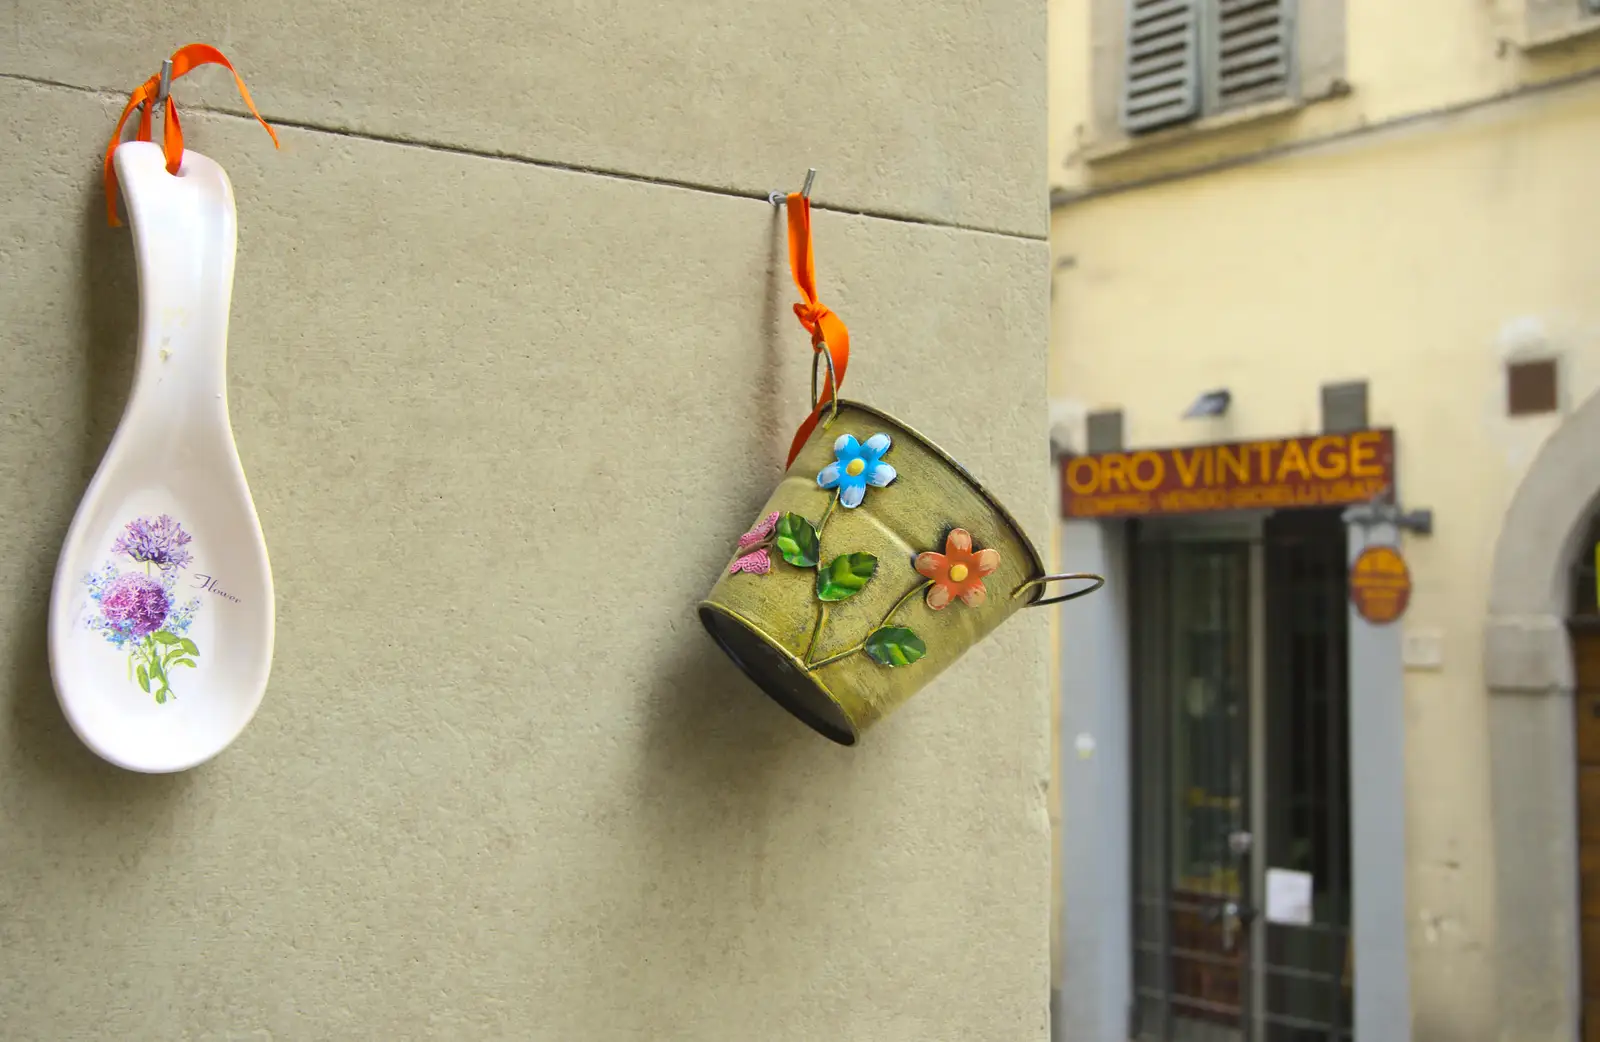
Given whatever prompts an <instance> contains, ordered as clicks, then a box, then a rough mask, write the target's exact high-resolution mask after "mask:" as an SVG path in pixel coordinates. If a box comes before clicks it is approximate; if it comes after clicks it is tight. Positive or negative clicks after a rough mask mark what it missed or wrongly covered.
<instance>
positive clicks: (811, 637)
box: [699, 401, 1104, 745]
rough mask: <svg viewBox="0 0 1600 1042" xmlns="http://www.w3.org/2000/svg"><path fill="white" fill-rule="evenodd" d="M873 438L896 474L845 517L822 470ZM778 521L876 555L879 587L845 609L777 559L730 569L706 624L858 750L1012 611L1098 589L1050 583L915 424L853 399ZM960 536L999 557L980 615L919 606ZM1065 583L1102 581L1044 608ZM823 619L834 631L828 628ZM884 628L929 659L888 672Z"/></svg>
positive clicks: (707, 607)
mask: <svg viewBox="0 0 1600 1042" xmlns="http://www.w3.org/2000/svg"><path fill="white" fill-rule="evenodd" d="M878 433H884V434H887V435H889V437H890V438H891V439H892V440H893V444H892V446H891V448H890V449H889V451H888V453H887V454H886V455H885V456H884V461H885V462H886V463H889V464H891V465H892V466H893V467H894V468H895V470H896V471H897V473H898V475H899V476H898V478H897V479H896V480H895V481H894V482H893V483H892V484H890V485H889V486H887V487H885V488H869V489H868V490H867V494H866V499H865V501H864V502H863V503H862V504H861V506H859V507H857V508H855V509H848V510H847V509H843V508H841V507H838V506H837V505H835V504H833V498H834V492H832V491H829V490H826V489H822V488H819V487H818V485H817V473H818V472H819V471H820V470H822V468H823V467H825V466H827V465H828V464H829V463H832V462H833V461H834V454H833V443H834V441H835V439H837V438H838V437H839V436H840V435H842V434H853V435H855V437H856V438H857V440H858V441H861V442H863V443H865V442H866V441H867V439H868V438H870V437H871V436H872V435H874V434H878ZM773 511H778V512H784V513H788V512H792V513H795V514H799V515H801V516H802V517H805V518H807V519H809V520H810V521H811V522H812V523H813V524H820V525H821V529H822V531H821V554H820V556H821V558H822V560H823V562H827V561H830V560H832V559H833V558H835V557H837V556H838V555H841V554H850V553H867V554H871V555H873V556H874V557H876V558H877V562H878V563H877V570H876V572H875V573H874V574H873V576H872V579H871V581H870V582H868V583H867V585H866V586H865V587H864V588H863V589H861V591H860V592H859V593H857V594H855V595H854V596H851V597H850V598H849V599H848V600H843V601H839V602H837V603H823V602H819V601H818V599H817V596H816V585H817V571H816V570H815V569H811V568H796V567H793V566H791V565H789V564H787V563H785V562H782V561H775V562H774V565H773V568H772V571H771V573H770V574H767V575H749V574H743V573H741V574H736V575H730V574H728V570H727V567H726V566H724V568H723V569H722V574H721V576H720V577H719V578H718V580H717V583H716V585H715V586H713V587H712V589H711V592H710V593H709V594H707V595H706V599H705V600H704V601H702V602H701V603H700V608H699V613H700V620H701V622H702V623H703V624H704V625H705V627H706V629H707V631H708V632H709V633H710V634H711V635H712V637H713V638H714V639H715V640H716V641H717V643H718V644H719V645H720V646H721V647H722V649H723V650H724V651H726V652H727V653H728V655H729V657H731V658H732V659H733V660H734V662H735V663H737V664H738V665H739V667H740V668H741V669H742V670H744V672H745V674H746V675H748V676H749V677H750V678H751V680H753V681H754V682H755V683H756V684H757V686H759V687H760V688H761V689H762V690H763V691H764V692H766V693H767V694H768V695H769V696H770V697H772V698H773V699H774V700H776V701H777V702H778V703H779V704H780V705H782V706H783V707H784V708H786V709H788V710H789V711H790V712H791V713H793V714H794V715H795V716H796V717H798V718H800V719H801V720H802V721H804V722H805V723H806V724H807V725H809V726H810V727H811V728H812V729H814V730H816V731H817V732H819V733H820V734H822V735H824V736H826V737H827V738H830V739H832V740H833V741H835V742H838V743H840V744H842V745H854V744H855V743H856V741H857V740H858V739H859V738H860V736H861V734H862V733H863V732H864V731H866V729H867V728H869V727H871V726H872V725H873V724H874V723H876V722H877V721H878V720H881V719H882V718H883V717H885V716H887V715H888V714H889V713H890V712H892V711H893V710H894V709H896V708H898V707H899V706H900V705H902V704H904V703H905V702H906V701H907V700H908V699H909V698H910V697H911V696H912V695H914V694H916V693H917V692H918V691H919V690H921V689H922V688H923V687H925V686H926V685H927V684H928V683H929V682H930V681H932V680H933V678H934V677H936V676H938V675H939V674H940V673H941V672H943V671H944V670H945V669H946V668H947V667H949V666H950V664H951V663H953V662H955V661H956V660H957V659H958V658H960V657H961V656H962V655H963V654H965V653H966V651H967V650H968V649H969V648H971V647H973V646H974V645H976V644H977V643H978V642H979V641H981V640H982V639H983V638H984V637H986V636H988V635H989V634H990V633H992V632H993V631H994V630H995V629H996V628H997V627H998V626H999V625H1000V624H1001V623H1003V622H1005V621H1006V619H1008V618H1010V617H1011V616H1012V615H1013V614H1014V613H1015V612H1016V611H1017V610H1018V609H1020V608H1023V607H1027V606H1030V605H1034V604H1046V603H1059V602H1060V601H1061V600H1067V599H1071V598H1074V597H1079V596H1083V595H1084V594H1087V593H1091V592H1093V591H1094V590H1096V589H1098V588H1099V586H1100V585H1101V584H1103V583H1104V580H1103V579H1101V578H1100V577H1099V576H1096V575H1068V576H1047V575H1046V574H1045V569H1044V562H1043V560H1042V559H1041V557H1040V556H1039V552H1038V550H1037V549H1035V548H1034V546H1033V544H1032V542H1031V541H1029V539H1028V537H1027V535H1026V533H1024V532H1023V531H1022V528H1021V526H1020V525H1018V524H1017V522H1016V520H1015V519H1014V518H1013V517H1012V516H1011V515H1010V513H1009V512H1007V511H1006V509H1005V508H1004V507H1003V506H1001V505H1000V503H999V502H998V501H997V500H996V499H995V498H994V496H992V495H991V494H990V493H989V492H988V491H987V490H986V489H984V487H983V486H982V485H981V484H979V482H978V481H977V479H976V478H974V477H973V476H972V475H971V474H969V473H968V472H967V471H966V469H965V468H963V467H962V466H961V465H960V464H958V463H957V462H956V461H955V460H953V459H951V458H950V456H949V455H948V454H946V453H945V452H944V451H943V450H941V449H940V448H939V447H938V446H937V445H935V444H933V442H931V441H929V440H928V439H927V438H925V437H923V436H922V435H920V434H918V433H917V432H916V431H914V430H912V429H911V428H910V427H907V426H906V425H905V424H903V423H901V422H900V421H899V420H896V419H894V418H893V417H891V416H889V415H887V414H885V413H882V412H879V411H878V410H876V409H873V408H870V407H868V406H865V405H862V404H860V403H858V402H852V401H841V402H839V409H838V413H837V414H836V415H834V416H833V417H832V418H831V419H828V418H826V417H825V418H824V422H822V423H820V424H818V426H817V429H816V430H815V431H813V432H812V434H811V437H810V438H809V439H807V441H806V443H805V445H804V447H803V448H802V449H801V450H800V454H799V455H798V456H796V457H795V461H794V464H793V466H791V467H790V468H789V470H788V471H787V472H786V473H785V474H784V477H783V480H782V481H781V482H780V483H779V485H778V487H777V488H776V489H775V490H774V491H773V493H772V495H771V496H770V497H769V498H768V500H767V502H766V504H765V505H764V506H763V507H762V508H761V510H760V512H759V513H758V514H757V515H756V517H757V518H758V519H759V518H762V517H765V516H767V515H768V514H770V513H772V512H773ZM954 528H964V529H966V530H967V531H968V532H969V533H971V536H972V540H973V543H974V544H975V545H976V546H978V547H982V548H990V549H994V550H997V551H999V553H1000V564H999V567H998V568H997V569H996V570H995V571H994V572H993V573H992V574H990V575H989V576H987V578H986V580H985V587H986V590H987V593H988V597H987V599H986V601H985V603H984V604H982V605H981V606H980V607H977V608H972V607H969V606H968V605H966V604H963V603H952V604H950V605H948V606H947V607H945V608H943V609H942V610H938V611H935V610H933V609H931V608H929V607H928V605H927V603H926V600H925V591H926V589H927V587H928V585H929V583H928V581H927V580H926V579H924V577H923V576H921V575H919V574H918V573H917V572H916V570H915V569H914V568H913V566H912V562H913V560H914V559H915V557H916V555H917V554H919V553H922V552H924V551H928V550H934V551H938V550H942V549H943V548H944V546H945V537H946V536H947V535H948V534H949V532H950V531H951V530H952V529H954ZM1063 579H1086V580H1092V581H1094V584H1095V585H1093V586H1091V587H1089V588H1088V589H1084V590H1077V591H1073V592H1071V593H1068V594H1066V595H1064V596H1061V597H1054V598H1050V599H1048V600H1046V599H1044V598H1043V594H1044V591H1045V587H1046V584H1048V583H1050V582H1055V581H1058V580H1063ZM819 613H824V614H822V615H821V616H820V617H821V618H823V619H825V621H826V625H824V626H821V627H820V628H819V622H818V620H819ZM880 627H905V628H909V629H911V630H913V631H915V633H916V635H917V636H918V637H920V638H921V640H922V641H923V643H925V645H926V652H925V654H923V655H922V657H921V658H918V659H916V660H915V661H913V662H911V663H910V664H908V665H901V666H892V667H891V666H886V665H882V664H880V663H879V662H878V661H875V660H874V658H873V657H872V656H871V655H869V654H866V653H865V648H864V645H865V644H866V642H867V639H868V637H869V636H870V635H871V634H872V633H873V632H874V631H875V630H878V629H879V628H880ZM875 650H877V649H875ZM808 660H809V661H810V662H811V663H813V665H812V666H810V667H808V666H807V665H806V662H807V661H808Z"/></svg>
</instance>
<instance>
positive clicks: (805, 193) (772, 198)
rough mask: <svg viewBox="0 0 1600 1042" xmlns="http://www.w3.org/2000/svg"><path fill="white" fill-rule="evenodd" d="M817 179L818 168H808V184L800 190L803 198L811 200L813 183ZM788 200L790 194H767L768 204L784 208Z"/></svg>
mask: <svg viewBox="0 0 1600 1042" xmlns="http://www.w3.org/2000/svg"><path fill="white" fill-rule="evenodd" d="M816 179H817V170H816V167H809V168H807V170H806V183H805V185H804V186H802V187H801V189H800V195H801V196H802V197H803V198H805V199H808V200H809V199H810V198H811V183H812V182H813V181H815V180H816ZM788 198H789V196H788V194H787V193H784V192H768V193H767V202H769V203H771V204H772V205H773V206H782V205H783V204H784V202H785V201H787V200H788Z"/></svg>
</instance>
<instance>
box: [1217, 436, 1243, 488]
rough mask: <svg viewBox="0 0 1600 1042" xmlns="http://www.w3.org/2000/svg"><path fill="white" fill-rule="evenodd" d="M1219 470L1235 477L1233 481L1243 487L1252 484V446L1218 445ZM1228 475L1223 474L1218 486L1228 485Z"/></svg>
mask: <svg viewBox="0 0 1600 1042" xmlns="http://www.w3.org/2000/svg"><path fill="white" fill-rule="evenodd" d="M1216 452H1217V469H1218V470H1219V471H1226V472H1228V473H1231V474H1232V475H1233V480H1235V481H1237V482H1238V483H1239V484H1241V485H1248V484H1249V483H1250V455H1249V453H1250V446H1248V445H1218V446H1217V449H1216ZM1227 480H1228V478H1227V474H1222V475H1221V476H1220V477H1219V479H1218V482H1217V483H1218V484H1223V483H1226V482H1227Z"/></svg>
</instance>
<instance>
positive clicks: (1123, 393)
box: [1050, 0, 1600, 1042]
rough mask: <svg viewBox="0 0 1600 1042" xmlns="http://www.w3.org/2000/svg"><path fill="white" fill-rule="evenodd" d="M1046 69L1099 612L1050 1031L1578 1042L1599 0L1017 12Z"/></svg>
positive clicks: (1055, 381) (1067, 773) (1587, 827)
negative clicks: (1386, 612)
mask: <svg viewBox="0 0 1600 1042" xmlns="http://www.w3.org/2000/svg"><path fill="white" fill-rule="evenodd" d="M1050 61H1051V99H1050V100H1051V117H1050V132H1051V149H1050V163H1051V177H1050V180H1051V185H1052V226H1051V247H1052V264H1053V267H1052V309H1053V325H1052V345H1051V365H1052V369H1051V395H1052V408H1053V416H1052V421H1053V424H1054V429H1053V440H1054V442H1055V448H1056V451H1057V454H1058V458H1059V460H1060V468H1059V469H1060V476H1061V481H1062V486H1063V505H1062V510H1063V514H1064V515H1071V516H1064V519H1063V521H1062V523H1061V528H1060V542H1059V545H1058V547H1057V550H1058V553H1059V555H1060V558H1061V559H1060V563H1061V564H1062V565H1063V566H1065V567H1068V568H1082V569H1085V570H1091V571H1103V572H1105V573H1106V574H1107V575H1108V576H1109V577H1110V579H1111V580H1112V581H1111V583H1110V584H1108V587H1107V593H1106V594H1105V596H1103V597H1101V596H1097V597H1093V598H1086V599H1085V600H1083V601H1080V602H1075V603H1073V604H1071V605H1068V606H1066V607H1065V608H1064V609H1063V611H1062V615H1061V620H1060V621H1061V629H1060V632H1059V634H1058V636H1059V641H1058V643H1059V649H1060V667H1059V672H1058V681H1059V689H1060V704H1059V706H1058V713H1059V720H1058V725H1059V726H1058V731H1059V735H1060V738H1061V742H1060V747H1059V750H1058V752H1059V756H1058V761H1059V771H1058V775H1059V782H1060V784H1059V785H1058V787H1057V791H1058V794H1059V795H1058V806H1057V810H1058V836H1059V844H1058V850H1059V852H1060V853H1059V857H1058V878H1057V894H1058V900H1057V908H1058V919H1057V926H1058V930H1057V937H1056V940H1057V944H1056V959H1055V964H1056V965H1055V983H1056V993H1055V995H1054V997H1053V999H1054V1008H1055V1024H1056V1033H1057V1035H1056V1037H1057V1038H1058V1039H1071V1040H1073V1042H1102V1040H1118V1042H1121V1040H1124V1039H1128V1038H1138V1039H1147V1038H1148V1039H1175V1040H1181V1042H1186V1040H1191V1039H1193V1040H1205V1042H1209V1040H1212V1039H1228V1040H1239V1042H1256V1040H1264V1042H1278V1040H1299V1039H1302V1038H1304V1039H1309V1038H1317V1039H1324V1038H1355V1039H1358V1040H1360V1042H1401V1040H1404V1039H1430V1040H1431V1039H1441V1040H1442V1039H1449V1040H1479V1039H1483V1040H1518V1042H1520V1040H1530V1042H1531V1040H1540V1042H1543V1040H1552V1042H1555V1040H1560V1042H1570V1040H1573V1039H1578V1038H1584V1037H1589V1038H1600V1004H1590V1011H1591V1012H1590V1015H1589V1016H1588V1017H1587V1018H1586V1017H1585V1016H1584V1007H1585V1005H1586V1002H1585V994H1586V992H1587V993H1588V994H1590V995H1591V996H1593V995H1595V994H1596V993H1600V986H1597V985H1590V986H1588V987H1587V988H1586V987H1585V981H1586V980H1588V979H1593V980H1596V981H1597V982H1600V929H1596V928H1595V927H1594V926H1591V927H1590V928H1589V929H1588V930H1587V931H1586V930H1585V920H1584V916H1583V909H1584V908H1585V907H1595V908H1596V909H1600V880H1597V881H1595V882H1592V883H1589V884H1587V885H1586V883H1585V881H1584V879H1583V875H1584V873H1583V872H1582V871H1581V870H1580V866H1581V865H1583V864H1586V863H1592V868H1591V871H1593V872H1595V873H1596V874H1597V875H1600V846H1595V847H1594V848H1593V850H1594V851H1595V855H1594V856H1593V857H1590V856H1587V855H1589V850H1590V848H1588V847H1586V846H1585V843H1584V837H1585V835H1586V834H1588V833H1591V832H1592V833H1593V835H1594V836H1595V837H1596V838H1597V839H1600V820H1596V821H1594V822H1592V823H1591V822H1590V821H1589V819H1590V818H1591V816H1592V815H1590V814H1589V813H1588V812H1587V805H1586V802H1585V801H1584V799H1583V798H1582V793H1583V791H1584V789H1585V783H1586V780H1587V779H1588V778H1589V776H1590V773H1591V772H1590V771H1587V770H1586V765H1587V764H1589V763H1591V762H1592V763H1594V764H1597V765H1600V731H1597V732H1596V733H1593V734H1591V733H1590V730H1589V727H1590V726H1595V727H1600V723H1597V724H1594V725H1590V724H1588V723H1587V721H1589V720H1591V719H1596V718H1600V702H1597V701H1595V700H1593V699H1591V697H1590V695H1589V692H1588V687H1589V683H1590V681H1588V680H1587V679H1586V678H1587V677H1588V676H1589V675H1590V673H1591V672H1592V670H1590V669H1587V668H1586V665H1585V663H1586V661H1587V660H1588V658H1591V657H1592V658H1593V659H1595V661H1597V662H1600V653H1596V654H1591V652H1590V651H1589V649H1591V648H1592V647H1593V646H1594V645H1593V643H1592V641H1591V632H1592V631H1591V630H1590V628H1589V625H1588V624H1589V622H1590V621H1591V619H1590V616H1593V615H1594V614H1596V611H1597V609H1596V606H1595V597H1594V579H1593V565H1594V547H1595V540H1594V536H1593V526H1594V521H1595V516H1596V509H1597V508H1596V503H1597V502H1600V397H1597V394H1600V203H1596V202H1595V201H1593V200H1592V198H1591V196H1592V195H1593V185H1594V183H1595V177H1596V174H1597V172H1600V5H1590V4H1589V3H1587V0H1564V2H1561V3H1554V2H1547V0H1493V2H1482V3H1476V4H1461V3H1455V2H1450V0H1408V2H1406V3H1404V4H1401V3H1395V2H1393V0H1279V2H1267V3H1261V2H1251V0H1192V2H1189V0H1077V2H1066V0H1054V2H1053V3H1052V5H1051V36H1050ZM1363 437H1366V438H1368V439H1369V442H1370V445H1371V446H1379V448H1372V449H1371V452H1372V453H1373V454H1371V455H1368V456H1363V457H1360V458H1358V455H1359V452H1361V451H1366V450H1362V449H1360V446H1361V445H1363V444H1368V443H1366V442H1362V441H1361V440H1360V439H1361V438H1363ZM1297 439H1298V440H1297ZM1374 439H1376V440H1374ZM1381 446H1387V448H1383V449H1381V451H1382V452H1387V453H1388V455H1386V456H1382V458H1381V460H1380V448H1381ZM1219 453H1220V454H1221V455H1219ZM1228 453H1232V454H1233V458H1235V459H1244V460H1246V461H1247V462H1248V461H1250V460H1253V461H1254V465H1255V467H1256V473H1255V474H1254V475H1253V476H1249V477H1246V476H1242V475H1243V474H1244V472H1243V470H1241V469H1239V468H1241V467H1244V466H1245V465H1246V464H1244V463H1240V464H1238V465H1237V466H1236V467H1235V468H1234V470H1233V471H1232V472H1231V476H1229V474H1228V473H1227V472H1226V467H1225V466H1224V464H1222V463H1219V462H1217V461H1218V460H1219V459H1223V458H1226V457H1227V454H1228ZM1316 453H1320V455H1314V454H1316ZM1203 459H1208V460H1210V461H1211V462H1210V463H1209V464H1205V465H1206V466H1211V467H1212V473H1211V474H1210V476H1209V477H1207V475H1206V474H1205V473H1203V472H1202V461H1203ZM1364 467H1365V468H1368V470H1366V471H1363V470H1362V468H1364ZM1181 468H1187V471H1186V472H1185V473H1186V474H1187V477H1186V476H1185V473H1179V470H1180V469H1181ZM1364 473H1365V474H1368V476H1369V477H1370V479H1371V480H1370V482H1369V483H1368V484H1361V481H1365V480H1367V479H1366V478H1363V477H1362V476H1361V475H1362V474H1364ZM1358 479H1359V480H1358ZM1096 482H1098V484H1096ZM1184 489H1188V492H1186V493H1184V494H1182V495H1179V494H1175V492H1174V490H1177V491H1182V490H1184ZM1207 489H1209V490H1210V493H1209V494H1210V495H1211V498H1209V499H1208V498H1206V496H1205V495H1201V493H1205V492H1206V491H1207ZM1240 489H1257V490H1258V493H1251V494H1250V495H1241V494H1240V492H1239V490H1240ZM1261 489H1265V491H1259V490H1261ZM1273 489H1277V491H1273ZM1374 489H1376V490H1377V493H1376V495H1375V496H1371V495H1368V493H1372V492H1373V490H1374ZM1297 490H1298V491H1297ZM1112 493H1118V494H1120V496H1121V498H1120V499H1116V498H1115V497H1112V496H1111V494H1112ZM1108 497H1110V498H1108ZM1141 497H1142V498H1141ZM1186 497H1187V498H1186ZM1297 497H1298V498H1297ZM1319 497H1320V498H1319ZM1389 548H1393V549H1394V550H1395V551H1397V552H1398V558H1399V559H1403V561H1404V562H1405V567H1406V570H1407V573H1408V577H1409V587H1408V590H1407V593H1406V596H1405V598H1404V600H1403V603H1400V604H1399V605H1398V609H1399V610H1398V611H1397V612H1396V613H1395V614H1397V616H1398V617H1394V618H1392V619H1391V618H1388V617H1385V616H1383V614H1382V612H1381V611H1380V612H1378V613H1377V614H1376V615H1373V614H1372V611H1371V609H1370V604H1366V607H1367V609H1368V610H1367V613H1366V614H1363V610H1361V608H1360V607H1358V606H1357V603H1356V602H1357V600H1359V598H1353V597H1352V596H1351V588H1350V587H1351V582H1352V580H1351V579H1350V578H1349V576H1350V575H1351V574H1352V573H1351V572H1350V567H1351V566H1354V565H1356V564H1357V562H1358V561H1359V562H1363V565H1362V566H1363V567H1364V566H1365V562H1367V561H1370V560H1372V559H1373V558H1372V556H1371V555H1370V554H1369V555H1368V557H1366V558H1362V556H1361V555H1362V552H1363V551H1365V550H1374V551H1379V550H1381V551H1382V552H1383V553H1388V552H1389ZM1365 581H1366V580H1365V579H1363V580H1361V582H1365ZM1364 603H1365V602H1364ZM1391 607H1394V605H1392V604H1391ZM1369 615H1371V616H1372V617H1370V618H1369ZM1591 749H1592V750H1593V752H1592V753H1591V751H1590V750H1591ZM1592 773H1593V774H1594V775H1595V778H1596V781H1594V782H1593V783H1591V784H1594V785H1596V786H1597V787H1600V766H1596V767H1595V769H1594V771H1593V772H1592ZM1594 802H1595V807H1596V809H1597V810H1600V794H1597V796H1596V798H1595V801H1594ZM1586 939H1587V943H1586ZM1585 949H1588V951H1586V950H1585ZM1586 1030H1587V1032H1588V1034H1587V1035H1585V1034H1584V1032H1585V1031H1586Z"/></svg>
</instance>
